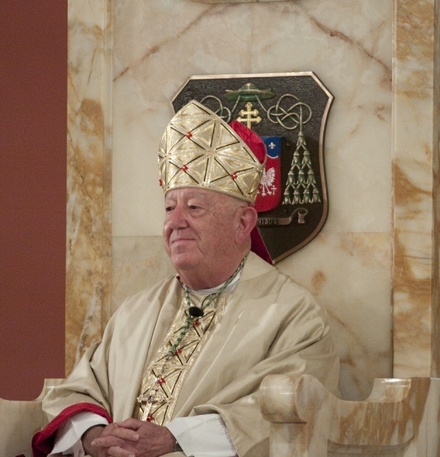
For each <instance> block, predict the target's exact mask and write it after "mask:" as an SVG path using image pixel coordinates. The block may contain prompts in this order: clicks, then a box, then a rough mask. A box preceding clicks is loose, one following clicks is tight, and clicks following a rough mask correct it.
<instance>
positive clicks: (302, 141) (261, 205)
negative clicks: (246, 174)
mask: <svg viewBox="0 0 440 457" xmlns="http://www.w3.org/2000/svg"><path fill="white" fill-rule="evenodd" d="M191 100H197V101H199V102H200V103H202V104H203V105H205V106H207V107H208V108H209V109H210V110H211V111H213V112H215V113H216V114H217V115H218V116H220V117H221V118H222V119H223V120H224V121H225V122H227V123H230V122H232V121H234V120H237V121H239V122H242V123H244V124H245V125H246V126H247V127H249V128H251V129H252V130H254V131H255V132H256V133H257V134H258V135H260V136H261V137H262V139H263V140H264V142H265V145H266V151H267V160H266V165H265V170H264V173H263V177H262V180H261V184H260V188H259V192H258V196H257V200H256V202H255V207H256V209H257V211H258V231H259V233H260V237H261V239H262V241H263V243H264V245H265V246H264V248H265V250H266V251H267V254H268V256H269V257H270V261H271V262H272V263H273V264H275V263H277V262H279V261H280V260H282V259H284V258H285V257H287V256H289V255H290V254H292V253H294V252H296V251H298V250H299V249H301V248H302V247H304V246H305V245H306V244H308V243H309V242H310V241H312V240H313V239H314V238H315V237H316V235H317V234H318V233H319V232H320V231H321V229H322V227H323V226H324V224H325V221H326V219H327V215H328V195H327V184H326V177H325V167H324V134H325V127H326V122H327V118H328V115H329V111H330V107H331V105H332V102H333V96H332V94H331V93H330V92H329V91H328V89H327V88H326V87H325V86H324V84H323V83H322V82H321V81H320V80H319V79H318V77H317V76H316V75H315V74H314V73H313V72H298V73H282V74H256V75H236V76H235V75H234V76H230V75H216V76H193V77H191V78H189V79H188V80H187V81H186V83H185V84H184V85H183V87H182V89H181V90H180V91H179V93H178V94H177V95H176V96H175V98H174V100H173V102H172V103H173V108H174V110H175V111H176V112H177V111H178V110H179V109H180V108H182V107H183V106H184V105H185V104H186V103H188V102H190V101H191Z"/></svg>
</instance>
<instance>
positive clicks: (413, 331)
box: [392, 0, 439, 376]
mask: <svg viewBox="0 0 440 457" xmlns="http://www.w3.org/2000/svg"><path fill="white" fill-rule="evenodd" d="M435 3H436V2H434V0H431V1H420V2H419V1H417V2H415V1H407V0H396V1H395V20H394V24H395V25H394V68H393V158H392V166H393V188H394V205H393V213H394V218H393V219H394V226H393V243H394V259H393V267H394V270H393V322H394V324H393V328H394V333H393V335H394V345H393V359H394V376H430V375H434V376H435V375H438V373H436V371H437V370H436V369H434V366H436V365H437V363H438V361H436V360H435V359H436V358H437V357H438V345H439V341H438V338H433V336H434V335H435V334H437V330H436V328H437V327H438V323H437V322H436V319H435V317H436V316H438V241H439V239H438V233H437V231H438V226H437V225H438V217H437V218H436V217H435V216H436V214H437V215H438V208H437V209H436V210H435V211H433V209H434V207H433V202H435V201H436V198H435V197H436V193H437V194H438V173H436V168H438V122H437V124H435V121H436V120H437V121H438V106H439V101H438V91H437V90H436V89H435V86H434V83H435V81H437V84H438V70H439V69H438V57H439V56H438V47H436V45H435V40H434V36H435V25H437V20H436V18H438V11H437V13H435ZM437 3H438V2H437ZM437 34H438V31H437ZM436 97H437V98H436ZM437 205H438V203H437ZM436 226H437V230H436ZM436 252H437V255H435V253H436ZM436 257H437V258H436Z"/></svg>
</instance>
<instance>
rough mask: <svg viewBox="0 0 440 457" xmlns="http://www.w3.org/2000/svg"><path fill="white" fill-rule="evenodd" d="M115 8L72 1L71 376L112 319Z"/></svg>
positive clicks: (109, 4)
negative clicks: (113, 18)
mask: <svg viewBox="0 0 440 457" xmlns="http://www.w3.org/2000/svg"><path fill="white" fill-rule="evenodd" d="M111 7H112V2H111V1H106V0H97V1H93V2H90V1H86V0H73V1H69V10H68V14H69V18H68V34H69V37H68V59H69V65H68V111H67V112H68V138H67V156H68V160H67V167H68V169H67V194H68V197H67V277H66V373H69V372H70V371H71V369H72V368H73V366H74V365H75V363H76V362H77V361H78V358H79V357H80V356H81V355H82V353H83V352H84V350H85V348H87V347H89V346H90V344H92V343H93V342H94V341H97V340H98V339H100V337H101V335H102V331H103V327H104V325H105V323H106V322H107V320H108V317H109V316H108V310H109V307H108V306H106V303H107V302H108V300H109V297H110V287H111V187H112V186H111V166H112V164H111V141H110V140H111V106H112V97H111V89H112V86H111V76H112V75H111V68H112V66H111V39H112V36H111V21H110V13H111Z"/></svg>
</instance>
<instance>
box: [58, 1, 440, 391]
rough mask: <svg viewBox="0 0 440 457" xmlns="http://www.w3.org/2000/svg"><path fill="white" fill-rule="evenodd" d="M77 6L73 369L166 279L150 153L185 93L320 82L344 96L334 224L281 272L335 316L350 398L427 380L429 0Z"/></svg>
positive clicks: (338, 112) (332, 190)
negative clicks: (238, 79) (383, 381)
mask: <svg viewBox="0 0 440 457" xmlns="http://www.w3.org/2000/svg"><path fill="white" fill-rule="evenodd" d="M435 1H438V0H435ZM69 5H70V6H69V8H70V10H69V15H70V16H69V18H70V24H71V26H70V27H71V30H70V31H69V46H70V48H69V61H70V63H69V77H70V79H71V80H72V85H71V87H70V88H69V93H70V95H69V110H70V112H71V113H72V118H71V119H70V118H69V123H70V128H69V133H70V134H71V136H72V139H71V144H72V146H70V148H71V151H77V150H78V151H80V152H82V153H83V154H86V155H85V157H83V156H82V155H75V157H74V159H73V162H72V166H71V168H70V173H71V174H72V175H71V176H70V177H69V179H70V180H71V181H72V182H77V183H78V185H77V186H76V187H74V188H72V190H69V198H70V201H71V206H70V208H71V209H70V210H69V218H70V221H69V230H70V233H72V234H73V235H72V236H70V238H69V240H71V241H70V246H71V249H72V252H71V253H69V258H68V262H70V263H68V300H67V301H68V303H67V306H68V309H69V307H70V308H71V310H75V309H77V308H78V309H79V311H78V312H77V313H76V314H75V313H74V312H68V315H67V335H66V338H67V342H68V343H67V345H66V346H67V349H66V351H67V354H68V359H69V360H74V359H75V353H76V354H80V353H81V351H82V350H83V348H84V346H85V345H87V344H88V342H89V341H92V340H93V339H97V338H99V337H100V332H101V331H102V327H101V324H105V322H106V321H107V319H108V316H109V315H110V314H111V313H112V312H113V311H114V309H115V307H116V306H118V304H119V303H120V302H121V301H122V300H123V298H124V297H125V296H126V295H130V294H132V293H135V292H137V291H138V290H139V289H141V288H143V287H145V286H148V285H150V284H151V283H152V282H155V281H156V279H159V277H160V276H161V275H162V274H166V273H168V272H169V271H171V266H170V264H169V262H168V260H167V259H166V258H165V254H164V252H163V250H162V247H161V245H162V242H161V231H162V220H163V208H162V195H161V191H160V188H159V185H158V174H157V147H158V144H159V141H160V137H161V135H162V132H163V130H164V128H165V126H166V125H167V123H168V121H169V119H170V118H171V116H172V114H173V113H172V109H171V104H170V101H171V100H172V98H173V97H174V95H175V94H176V93H177V91H178V90H179V88H180V87H181V86H182V84H183V83H184V82H185V81H186V80H187V78H189V77H190V76H192V75H214V74H231V75H233V74H242V73H265V72H266V73H275V72H288V71H304V70H311V71H314V72H315V73H316V74H317V75H318V77H319V78H320V79H321V80H322V81H323V82H324V84H325V85H326V86H327V87H328V88H329V90H330V91H331V92H332V93H333V95H334V96H335V102H334V104H333V106H332V109H331V112H330V117H329V123H328V127H327V133H326V148H325V150H326V169H327V180H328V188H329V202H330V213H329V217H328V221H327V223H326V225H325V226H324V229H323V231H322V232H321V234H320V235H319V236H318V237H317V238H316V239H315V240H314V241H313V242H312V243H311V244H309V245H308V246H306V247H305V248H303V249H302V250H301V251H299V252H297V253H295V254H293V255H292V256H290V257H288V258H287V259H285V260H284V261H283V262H281V263H280V264H279V265H278V267H279V268H280V269H281V270H282V271H284V272H285V273H287V274H289V275H291V276H292V277H293V278H294V279H295V280H297V282H299V283H300V284H302V285H304V286H306V287H307V288H309V289H310V290H311V291H312V292H313V293H314V294H315V296H316V297H317V299H318V300H319V301H320V302H321V303H322V304H323V305H324V306H325V307H326V308H327V309H328V311H329V314H330V316H331V320H332V325H333V327H334V328H335V334H336V339H337V344H338V350H339V354H340V355H341V359H342V382H341V390H342V392H343V393H344V395H345V396H346V397H347V398H361V397H364V396H365V395H366V394H368V392H369V391H370V389H371V385H372V381H373V378H374V377H388V376H391V375H393V374H394V375H396V374H397V375H399V376H411V375H414V376H427V375H429V371H430V368H431V356H432V341H431V336H432V332H431V328H432V325H433V320H432V313H433V300H434V297H437V299H438V295H436V294H438V291H437V290H436V291H435V292H433V291H432V289H431V286H432V284H433V283H434V285H435V283H436V282H437V287H438V280H434V281H432V280H431V269H432V266H433V258H432V256H433V251H434V250H437V251H435V252H437V263H436V265H437V267H436V268H437V270H436V271H438V256H439V255H438V233H437V232H436V235H435V236H436V238H435V239H434V238H433V236H432V233H433V224H434V221H435V222H436V224H437V227H438V224H439V222H438V220H439V217H438V203H437V207H436V208H437V212H436V213H435V214H436V216H435V218H434V217H433V212H432V205H433V188H434V186H437V187H436V188H437V194H438V174H437V175H436V178H435V180H434V179H433V176H432V171H433V163H434V162H435V161H436V163H437V165H436V167H437V168H435V167H434V169H437V170H438V157H437V156H435V155H434V154H435V153H436V154H438V131H437V143H436V148H433V138H434V132H433V116H434V107H437V109H438V100H437V105H434V103H433V74H434V70H433V68H434V66H433V60H432V55H433V39H432V37H433V26H434V12H433V11H434V10H433V8H434V0H425V1H423V2H408V1H404V0H394V1H393V0H370V1H368V2H366V1H363V0H326V1H324V0H300V1H295V2H256V3H246V2H245V3H242V2H240V3H237V4H230V3H229V4H226V3H225V4H207V3H198V2H193V1H190V0H179V1H175V0H173V1H161V0H149V1H148V2H145V1H144V0H131V1H130V2H126V1H124V0H112V1H105V0H100V1H99V2H96V3H94V4H93V8H96V9H95V10H93V9H91V8H92V5H90V2H86V1H81V0H79V1H77V0H75V1H73V0H71V2H70V4H69ZM99 16H100V17H99ZM420 30H422V31H420ZM225 31H227V33H225ZM110 48H111V49H110ZM108 51H111V53H112V54H111V55H112V60H111V61H110V60H109V58H108V57H109V55H110V54H109V52H108ZM437 52H438V50H437ZM92 56H93V57H94V58H92ZM97 57H98V58H97ZM436 71H437V74H438V61H437V67H436ZM76 73H78V74H76ZM109 75H110V76H111V77H109ZM437 93H438V91H437ZM89 106H93V107H94V108H95V109H94V110H89V111H87V113H91V115H90V116H85V117H83V118H81V116H80V115H78V113H80V114H81V113H83V110H86V108H87V107H89ZM93 113H95V115H93ZM437 119H438V117H437ZM92 121H93V122H94V124H93V123H92ZM98 121H99V122H98ZM90 125H94V126H95V127H96V126H97V125H99V126H100V128H99V129H97V128H90V127H89V126H90ZM73 127H75V128H73ZM74 144H75V145H76V144H79V145H80V146H81V147H76V146H75V147H74V146H73V145H74ZM110 157H111V161H110ZM95 159H96V162H95ZM110 168H111V172H112V175H111V179H110V176H109V174H107V172H108V171H109V169H110ZM84 183H89V184H88V185H83V184H84ZM110 194H111V202H112V205H111V220H110V205H109V200H110ZM76 214H78V215H81V217H82V219H81V222H80V223H78V224H76V223H75V221H76V220H77V218H78V219H79V216H76ZM98 228H99V230H98ZM101 229H102V232H101V231H100V230H101ZM77 234H78V235H77ZM110 237H111V238H110ZM110 239H111V243H112V249H113V252H112V254H111V257H110V249H109V245H110ZM433 243H435V244H433ZM69 259H70V260H69ZM110 264H111V272H112V276H111V279H110V273H109V271H110ZM434 267H435V265H434ZM77 297H78V299H77ZM393 307H394V308H393ZM434 310H435V309H434ZM392 318H393V321H392ZM393 325H394V332H395V333H394V354H393V349H392V347H391V341H392V339H393V336H392V328H393ZM412 354H414V356H413V355H412ZM393 355H394V357H395V361H396V362H395V366H396V370H395V372H394V373H393V369H392V366H393ZM67 365H68V366H69V363H68V364H67Z"/></svg>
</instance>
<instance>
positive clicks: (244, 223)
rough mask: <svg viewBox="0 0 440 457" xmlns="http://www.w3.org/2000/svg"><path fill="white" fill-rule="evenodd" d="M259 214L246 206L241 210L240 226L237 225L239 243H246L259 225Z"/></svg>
mask: <svg viewBox="0 0 440 457" xmlns="http://www.w3.org/2000/svg"><path fill="white" fill-rule="evenodd" d="M257 219H258V214H257V211H256V209H255V208H254V207H253V206H244V207H242V208H240V213H239V219H238V225H237V235H236V236H237V243H243V242H244V241H246V240H247V239H248V238H249V237H250V234H251V232H252V230H253V228H254V227H255V225H256V224H257Z"/></svg>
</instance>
